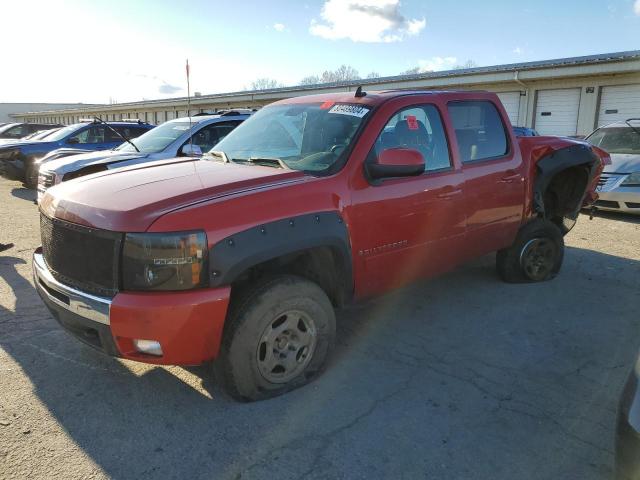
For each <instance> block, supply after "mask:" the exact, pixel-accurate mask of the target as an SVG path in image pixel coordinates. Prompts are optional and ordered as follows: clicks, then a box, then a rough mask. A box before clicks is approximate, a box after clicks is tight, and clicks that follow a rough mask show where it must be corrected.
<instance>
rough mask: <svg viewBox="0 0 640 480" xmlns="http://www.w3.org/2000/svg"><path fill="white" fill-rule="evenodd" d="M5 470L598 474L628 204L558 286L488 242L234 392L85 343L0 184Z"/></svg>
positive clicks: (631, 322)
mask: <svg viewBox="0 0 640 480" xmlns="http://www.w3.org/2000/svg"><path fill="white" fill-rule="evenodd" d="M0 198H1V199H2V201H0V242H3V243H6V242H9V241H11V242H14V243H15V244H16V246H15V247H14V248H13V249H12V250H9V251H7V252H4V253H1V254H0V478H25V477H29V478H107V477H111V478H192V479H199V478H216V479H261V478H280V479H283V478H287V479H288V478H293V479H298V478H299V479H302V478H306V479H325V478H332V479H334V478H335V479H340V478H344V479H360V478H362V479H377V478H393V479H416V478H428V479H456V478H464V479H513V478H518V479H557V478H562V479H581V480H587V479H605V478H609V477H610V476H611V474H612V466H613V432H614V426H615V414H616V407H617V402H618V397H619V394H620V392H621V388H622V386H623V383H624V380H625V378H626V376H627V374H628V372H629V371H630V369H631V365H632V364H633V362H634V360H635V356H636V353H637V351H638V347H639V346H640V328H639V327H640V316H639V315H638V312H639V311H640V275H639V274H640V219H634V218H630V217H623V216H617V215H600V216H597V217H596V218H595V219H594V220H593V221H589V220H588V218H587V217H586V216H581V218H580V219H579V222H578V225H577V226H576V228H575V230H574V231H572V232H571V233H570V234H569V235H568V236H567V238H566V242H567V252H566V256H565V263H564V267H563V270H562V271H561V273H560V275H559V276H558V278H556V279H555V280H554V281H552V282H547V283H543V284H535V285H506V284H504V283H501V282H500V281H499V279H498V277H497V275H496V273H495V270H494V258H493V257H492V256H489V257H485V258H482V259H480V260H478V261H475V262H473V263H471V264H468V265H465V266H463V267H461V268H459V269H458V270H456V271H454V272H452V273H450V274H448V275H445V276H443V277H441V278H438V279H435V280H432V281H427V282H421V283H418V284H415V285H412V286H411V287H408V288H405V289H403V290H400V291H397V292H394V293H392V294H389V295H387V296H385V297H382V298H378V299H376V300H375V301H372V302H370V303H367V304H364V305H357V306H353V307H351V308H349V309H347V310H344V311H341V312H339V314H338V321H339V327H338V335H339V337H338V342H337V348H336V350H335V352H334V354H333V355H332V357H331V360H330V363H329V365H328V368H327V371H326V372H325V373H324V375H323V376H322V377H320V378H319V379H318V380H317V381H316V382H314V383H312V384H311V385H309V386H307V387H305V388H303V389H300V390H297V391H294V392H291V393H289V394H287V395H285V396H283V397H280V398H276V399H272V400H268V401H265V402H260V403H253V404H240V403H234V402H233V401H231V400H228V399H227V398H225V397H224V396H222V395H221V394H220V392H219V390H218V389H217V387H216V385H214V384H212V381H211V379H210V377H209V375H208V374H209V372H208V369H207V367H198V368H189V369H183V368H179V367H169V368H164V367H154V366H149V365H143V364H138V363H134V362H128V361H121V360H114V359H110V358H107V357H105V356H102V355H100V354H99V353H97V352H95V351H93V350H91V349H89V348H88V347H85V346H84V345H81V344H80V343H79V342H77V341H76V340H75V339H73V338H71V337H70V336H68V335H67V334H66V333H64V332H63V331H62V330H61V329H60V328H59V327H58V325H57V324H56V323H55V322H54V320H53V319H52V318H51V317H50V316H49V314H48V312H47V311H46V309H45V307H44V306H43V305H42V304H41V302H40V300H39V298H38V296H37V294H36V293H35V291H34V290H33V286H32V281H31V276H30V271H31V258H30V257H31V252H32V251H33V249H34V248H35V247H37V246H38V245H39V231H38V223H39V222H38V214H37V209H36V207H35V206H34V205H33V204H32V203H31V202H30V199H32V198H33V192H31V191H27V190H25V189H23V188H21V186H20V184H19V183H17V182H12V181H9V180H6V179H0Z"/></svg>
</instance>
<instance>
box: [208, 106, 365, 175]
mask: <svg viewBox="0 0 640 480" xmlns="http://www.w3.org/2000/svg"><path fill="white" fill-rule="evenodd" d="M368 113H369V107H366V106H362V105H351V104H334V103H333V102H325V103H323V104H319V103H315V104H294V105H274V106H271V107H265V108H263V109H262V110H260V111H259V112H258V113H256V114H254V115H253V116H252V117H251V118H249V119H248V120H246V121H245V122H244V123H243V124H242V125H240V126H239V127H238V128H236V129H235V130H234V131H233V132H231V133H230V134H229V135H227V136H226V137H225V138H224V140H222V141H221V142H220V143H218V144H217V145H216V146H215V147H213V151H223V152H224V153H225V154H226V155H227V157H228V158H229V159H230V160H231V161H248V160H250V159H279V160H282V162H283V163H284V164H285V165H286V166H287V167H289V168H291V169H294V170H304V171H307V172H311V173H314V172H315V173H318V172H322V171H324V170H328V169H329V168H330V167H331V166H332V165H334V164H336V162H337V161H338V160H339V159H341V157H342V156H343V154H344V153H345V151H346V148H347V147H348V145H349V143H351V141H352V140H353V137H354V135H355V133H356V131H357V130H358V127H359V126H360V124H361V123H362V120H363V118H364V117H365V116H366V115H367V114H368Z"/></svg>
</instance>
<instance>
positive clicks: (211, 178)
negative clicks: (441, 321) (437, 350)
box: [33, 89, 608, 400]
mask: <svg viewBox="0 0 640 480" xmlns="http://www.w3.org/2000/svg"><path fill="white" fill-rule="evenodd" d="M607 161H608V156H607V154H606V153H605V152H604V151H602V150H600V149H598V148H597V147H592V146H590V145H588V144H586V143H583V142H580V141H575V140H570V139H561V138H554V137H527V138H516V137H515V136H514V134H513V131H512V129H511V126H510V123H509V120H508V117H507V115H506V113H505V110H504V108H503V107H502V105H501V104H500V101H499V100H498V98H497V96H496V95H495V94H493V93H486V92H411V91H388V92H369V93H368V94H367V93H365V92H362V91H361V90H360V89H358V91H357V92H356V94H355V95H354V94H353V93H340V94H338V93H336V94H328V95H319V96H308V97H298V98H292V99H288V100H283V101H280V102H276V103H274V104H272V105H270V106H267V107H265V108H263V109H262V110H260V111H259V112H257V113H256V114H254V115H253V116H252V117H251V118H249V119H248V120H246V121H245V122H244V123H242V124H241V125H240V126H238V127H237V128H236V129H235V130H233V131H232V132H231V133H229V135H227V136H226V137H225V138H224V139H223V140H222V141H221V142H220V143H218V144H217V145H216V146H215V147H214V148H213V150H211V152H210V153H209V154H208V155H206V156H205V158H204V160H193V161H184V160H183V159H179V160H177V159H174V160H171V159H168V160H161V161H157V162H154V163H153V164H148V165H138V166H131V167H125V168H123V169H120V170H117V171H108V172H100V173H96V174H92V175H88V176H86V177H82V178H78V179H75V180H71V181H69V182H64V183H63V184H60V185H57V186H54V187H52V188H50V189H49V190H47V192H46V193H45V195H44V197H43V199H42V202H41V203H40V211H41V217H40V221H41V230H42V247H41V248H39V249H37V250H36V252H35V254H34V258H33V269H34V277H35V285H36V287H37V290H38V292H39V294H40V295H41V297H42V299H43V300H44V302H45V303H46V305H47V306H48V307H49V309H50V310H51V312H52V313H53V315H54V316H55V318H56V319H57V320H58V321H59V323H60V324H61V325H62V326H63V327H64V328H65V329H66V330H68V331H69V332H70V333H72V334H73V335H75V336H76V337H77V338H78V339H80V340H82V341H84V342H86V343H88V344H89V345H91V346H93V347H95V348H97V349H99V350H101V351H103V352H105V353H107V354H110V355H113V356H116V357H121V358H126V359H130V360H138V361H142V362H148V363H153V364H176V365H196V364H203V363H209V361H212V360H214V361H213V362H212V365H213V371H214V374H215V376H216V378H217V381H218V382H219V383H220V384H221V385H222V386H223V387H224V389H225V390H226V391H227V392H229V393H230V394H231V395H232V396H233V397H235V398H237V399H241V400H258V399H263V398H267V397H270V396H274V395H278V394H280V393H283V392H285V391H288V390H290V389H292V388H296V387H299V386H301V385H303V384H305V383H307V382H308V381H310V380H311V379H313V378H314V377H316V376H317V375H318V374H319V372H320V371H321V370H322V368H323V366H324V364H325V362H326V359H327V356H328V355H329V352H330V351H331V348H332V346H333V344H334V338H335V328H336V319H335V314H334V309H335V308H337V307H340V306H342V305H345V304H347V303H349V302H353V301H357V300H360V299H364V298H367V297H372V296H375V295H380V294H383V293H385V292H387V291H389V290H391V289H394V288H398V287H400V286H402V285H405V284H407V283H408V282H411V281H413V280H416V279H418V278H425V277H432V276H434V275H438V274H441V273H443V272H445V271H447V270H451V269H452V268H454V267H455V266H456V265H459V264H461V263H463V262H465V261H467V260H469V259H473V258H475V257H478V256H481V255H486V254H488V253H491V252H497V256H496V259H497V260H496V262H497V270H498V272H499V274H500V276H501V277H502V278H503V279H504V280H505V281H508V282H539V281H544V280H549V279H551V278H553V277H554V276H555V275H556V274H557V273H558V271H559V270H560V266H561V264H562V260H563V252H564V243H563V235H564V234H565V233H567V232H568V231H569V230H570V229H571V228H572V227H573V225H574V223H575V221H576V218H577V216H578V212H579V210H580V208H581V207H582V206H583V204H585V202H587V203H588V202H592V201H594V200H595V195H594V193H593V192H594V189H595V186H596V184H597V181H598V176H599V174H600V171H601V169H602V164H603V163H604V162H607Z"/></svg>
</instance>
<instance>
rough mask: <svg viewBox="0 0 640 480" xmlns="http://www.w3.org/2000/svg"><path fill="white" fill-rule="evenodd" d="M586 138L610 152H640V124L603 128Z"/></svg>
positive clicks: (592, 143)
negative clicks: (634, 127)
mask: <svg viewBox="0 0 640 480" xmlns="http://www.w3.org/2000/svg"><path fill="white" fill-rule="evenodd" d="M586 140H587V142H589V143H590V144H591V145H595V146H596V147H600V148H602V149H603V150H606V151H607V152H609V153H640V126H639V127H636V129H635V130H634V129H633V128H631V127H613V128H601V129H599V130H596V131H595V132H593V133H592V134H591V135H589V136H588V137H587V138H586Z"/></svg>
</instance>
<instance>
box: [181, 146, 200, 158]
mask: <svg viewBox="0 0 640 480" xmlns="http://www.w3.org/2000/svg"><path fill="white" fill-rule="evenodd" d="M180 154H181V155H183V156H185V157H201V156H202V149H201V148H200V145H196V144H195V143H194V144H191V143H187V144H185V145H183V146H182V148H181V149H180Z"/></svg>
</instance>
